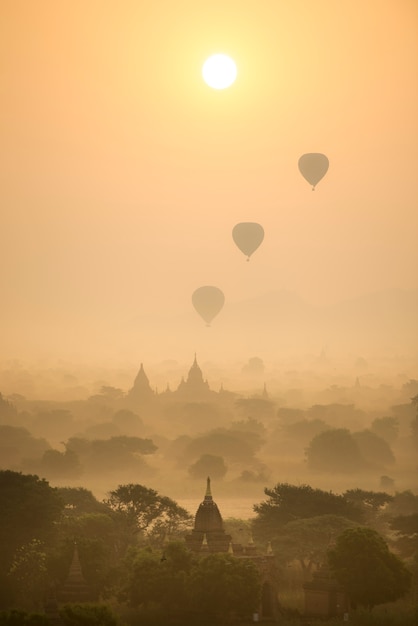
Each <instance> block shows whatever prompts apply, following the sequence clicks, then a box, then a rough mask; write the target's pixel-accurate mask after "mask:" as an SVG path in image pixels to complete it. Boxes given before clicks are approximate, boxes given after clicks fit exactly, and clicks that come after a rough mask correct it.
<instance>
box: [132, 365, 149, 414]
mask: <svg viewBox="0 0 418 626" xmlns="http://www.w3.org/2000/svg"><path fill="white" fill-rule="evenodd" d="M128 399H129V400H131V401H133V402H135V403H136V402H137V403H141V404H143V403H147V402H150V401H152V400H154V399H155V391H153V389H151V385H150V384H149V380H148V377H147V375H146V373H145V370H144V366H143V364H142V363H141V367H140V368H139V372H138V374H137V375H136V378H135V380H134V384H133V387H132V389H130V390H129V392H128Z"/></svg>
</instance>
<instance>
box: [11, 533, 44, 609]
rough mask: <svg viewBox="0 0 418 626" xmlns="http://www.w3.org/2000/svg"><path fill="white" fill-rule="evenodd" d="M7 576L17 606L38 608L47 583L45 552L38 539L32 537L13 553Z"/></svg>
mask: <svg viewBox="0 0 418 626" xmlns="http://www.w3.org/2000/svg"><path fill="white" fill-rule="evenodd" d="M9 576H10V578H11V580H12V584H13V586H14V587H15V597H16V598H17V599H18V602H19V606H20V607H24V608H27V609H40V608H42V607H41V600H42V598H43V596H44V593H45V590H46V584H47V568H46V553H45V550H44V546H43V544H42V542H41V541H39V540H38V539H32V541H31V542H29V543H28V544H26V545H24V546H21V547H20V548H18V550H17V551H16V553H15V556H14V559H13V562H12V565H11V567H10V570H9Z"/></svg>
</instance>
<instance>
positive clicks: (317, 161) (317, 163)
mask: <svg viewBox="0 0 418 626" xmlns="http://www.w3.org/2000/svg"><path fill="white" fill-rule="evenodd" d="M298 166H299V171H300V173H301V174H302V176H303V178H304V179H305V180H307V181H308V183H310V184H311V185H312V191H315V185H317V184H318V183H319V181H320V180H321V179H322V178H323V177H324V176H325V174H326V173H327V171H328V168H329V161H328V157H326V156H325V154H321V153H320V152H309V153H308V154H302V156H301V157H300V159H299V161H298Z"/></svg>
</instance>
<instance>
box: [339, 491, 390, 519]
mask: <svg viewBox="0 0 418 626" xmlns="http://www.w3.org/2000/svg"><path fill="white" fill-rule="evenodd" d="M343 495H344V497H345V498H346V499H347V500H348V501H349V502H353V504H356V505H358V506H359V507H360V508H361V509H362V511H363V513H364V521H365V522H366V523H367V524H370V525H375V524H376V523H377V522H378V520H379V517H381V514H382V511H384V509H385V507H386V506H387V505H388V504H389V503H390V502H392V501H393V496H391V495H390V494H388V493H386V492H384V491H366V490H364V489H348V490H347V491H346V492H345V493H344V494H343Z"/></svg>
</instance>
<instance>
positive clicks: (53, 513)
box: [0, 470, 418, 626]
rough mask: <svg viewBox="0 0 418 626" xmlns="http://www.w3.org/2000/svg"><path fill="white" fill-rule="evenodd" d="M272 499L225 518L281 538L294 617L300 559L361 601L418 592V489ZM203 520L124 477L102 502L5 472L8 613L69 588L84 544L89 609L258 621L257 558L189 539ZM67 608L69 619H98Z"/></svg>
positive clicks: (3, 556) (284, 491)
mask: <svg viewBox="0 0 418 626" xmlns="http://www.w3.org/2000/svg"><path fill="white" fill-rule="evenodd" d="M265 496H266V497H265V499H264V500H263V501H262V502H259V503H255V504H254V512H255V516H254V518H252V519H251V520H240V519H235V518H229V519H226V520H225V521H224V526H225V530H226V531H227V532H228V533H229V534H231V536H232V540H233V542H237V543H239V542H242V541H250V540H251V541H252V540H254V541H255V543H256V545H257V546H258V547H259V550H260V551H261V552H265V550H266V546H267V545H268V544H269V543H270V545H271V547H272V549H273V553H274V559H275V562H276V566H277V577H278V587H279V603H280V606H281V610H282V611H283V615H286V598H285V596H281V591H283V590H284V589H286V577H287V575H288V574H287V571H288V567H289V566H293V567H298V568H300V572H301V573H302V576H301V579H300V581H301V584H302V582H303V581H307V580H309V579H310V577H311V575H312V573H313V572H314V571H317V570H318V568H320V567H321V566H323V565H324V564H325V565H327V566H328V567H331V569H332V571H333V572H334V574H335V576H336V577H337V578H338V579H339V580H341V582H342V583H343V584H344V586H345V587H346V588H347V589H348V591H349V593H350V598H351V601H352V606H353V608H355V607H362V606H363V607H366V608H368V609H370V608H373V606H375V605H380V604H382V603H387V602H388V601H395V600H397V599H398V598H401V597H405V596H406V597H409V598H410V600H411V603H413V601H414V598H415V599H416V594H417V591H418V587H417V585H418V533H417V528H418V496H417V495H414V494H413V493H412V492H411V491H404V492H397V493H395V494H394V495H391V494H388V493H385V492H373V491H364V490H362V489H358V488H353V489H350V490H347V491H346V492H344V493H342V494H336V493H333V492H331V491H324V490H321V489H317V488H313V487H311V486H309V485H292V484H288V483H276V484H275V485H274V486H272V487H266V488H265ZM192 524H193V516H192V515H190V513H189V512H188V511H186V510H185V509H184V508H182V507H181V506H179V505H178V504H177V503H176V502H175V501H174V500H173V499H171V498H170V497H169V496H166V495H161V494H160V493H158V492H157V491H156V490H154V489H152V488H150V487H147V486H145V485H141V484H130V483H129V484H121V485H119V486H118V487H117V488H116V489H114V490H110V491H109V492H108V494H107V497H106V498H105V499H103V500H102V501H99V500H98V499H96V498H95V496H94V495H93V494H92V493H91V491H89V490H87V489H85V488H83V487H52V486H51V485H50V484H49V483H48V481H47V480H45V479H43V478H39V477H38V476H36V475H32V474H22V473H20V472H14V471H11V470H3V471H1V472H0V533H1V535H0V551H1V552H0V607H1V609H2V610H3V618H4V620H6V619H7V617H6V616H7V615H9V616H10V610H14V611H15V612H16V610H20V611H26V612H27V613H30V612H39V613H43V610H44V606H45V603H46V602H47V600H48V597H50V595H51V593H54V594H58V597H59V590H60V589H61V588H63V586H65V581H66V579H67V577H68V573H69V568H70V565H71V562H72V559H73V558H74V551H75V549H77V552H78V556H79V559H80V562H81V568H82V573H83V576H84V579H85V581H86V584H87V586H88V589H89V593H90V603H91V604H86V605H84V609H83V608H81V609H78V610H79V611H83V610H90V611H93V609H92V608H91V606H93V607H96V609H95V610H97V611H99V612H100V611H103V610H104V609H103V608H100V607H103V606H106V607H107V609H106V610H108V611H110V613H111V616H109V617H108V618H106V619H105V618H104V617H103V615H102V617H101V618H100V619H102V622H99V621H98V622H97V624H99V623H103V624H106V623H108V624H109V625H110V626H111V624H113V623H115V624H116V623H121V624H122V623H126V624H130V623H135V622H134V621H132V620H135V619H138V615H141V616H142V618H143V620H145V621H144V623H147V622H146V619H149V620H152V619H153V617H152V616H154V617H155V616H156V615H158V616H159V617H158V619H163V618H164V616H166V618H167V619H168V618H169V617H170V619H172V618H173V616H177V617H178V618H179V616H181V619H182V623H204V620H206V619H207V620H211V622H210V623H216V622H217V621H218V620H224V619H225V616H230V618H231V620H232V621H234V620H244V619H248V618H249V616H251V615H252V613H253V612H254V611H255V610H256V608H257V606H258V602H259V598H260V592H261V590H260V577H259V574H258V570H257V568H256V566H255V565H253V564H252V563H251V562H249V561H248V560H245V559H239V558H235V557H234V556H232V555H231V554H208V555H204V556H202V555H200V556H199V555H196V554H194V553H192V552H190V551H189V550H188V549H187V548H186V544H185V541H184V537H185V534H186V533H187V532H190V529H191V528H192ZM75 546H76V548H75ZM365 555H367V558H365ZM359 580H361V581H362V584H361V585H360V586H359V584H358V582H359ZM88 607H90V608H88ZM62 610H63V609H62ZM65 610H66V611H67V614H66V617H65V619H66V620H67V621H64V623H65V624H67V623H68V624H77V623H88V624H90V623H91V624H94V623H96V622H94V621H89V622H87V621H86V622H82V621H81V622H80V621H77V619H79V618H78V617H74V616H73V617H71V615H72V613H71V610H70V608H68V607H67V608H66V609H65ZM7 611H9V613H7ZM73 611H75V609H74V610H73ZM93 613H94V611H93ZM72 619H73V621H71V620H72ZM91 619H95V618H92V617H91ZM107 619H109V620H110V621H108V622H107V621H106V620H107ZM155 619H157V617H155ZM164 619H165V618H164ZM112 620H114V621H112ZM187 620H190V621H187ZM196 620H197V621H196ZM199 620H200V621H199ZM1 623H2V622H1V619H0V624H1ZM4 623H5V624H6V623H8V622H7V621H4ZM13 623H15V622H13ZM45 623H46V622H45ZM141 623H142V622H141ZM149 623H152V621H150V622H149ZM155 623H158V622H155ZM166 623H169V622H166ZM208 623H209V622H208ZM404 623H405V624H406V623H407V622H404ZM411 623H412V622H411Z"/></svg>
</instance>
